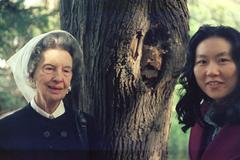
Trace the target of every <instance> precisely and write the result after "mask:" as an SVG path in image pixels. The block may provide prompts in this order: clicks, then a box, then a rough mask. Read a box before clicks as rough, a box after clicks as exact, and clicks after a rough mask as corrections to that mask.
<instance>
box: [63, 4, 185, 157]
mask: <svg viewBox="0 0 240 160" xmlns="http://www.w3.org/2000/svg"><path fill="white" fill-rule="evenodd" d="M186 3H187V2H186V0H167V1H166V0H79V1H75V0H61V2H60V13H61V15H60V16H61V28H62V29H64V30H67V31H69V32H70V33H72V34H73V35H74V36H75V37H76V38H77V39H78V40H79V43H80V45H81V48H82V51H83V55H84V65H85V69H82V72H81V75H80V76H83V77H84V82H85V83H84V84H82V86H81V87H80V89H79V93H78V94H79V99H80V100H79V104H80V107H81V108H82V109H83V110H84V111H86V112H88V113H90V114H92V115H94V117H95V118H96V119H97V122H98V126H99V127H100V129H101V134H102V136H103V137H104V138H105V141H106V143H105V146H103V147H105V149H107V150H108V152H105V153H104V159H114V160H129V159H131V160H135V159H136V160H141V159H143V160H147V159H149V160H158V159H161V160H165V159H167V140H168V133H169V127H170V115H171V95H172V93H173V90H174V86H175V83H176V80H177V77H178V76H179V71H180V69H181V68H182V66H183V64H184V59H185V47H186V43H187V40H188V36H187V32H188V29H189V28H188V18H189V17H188V10H187V4H186Z"/></svg>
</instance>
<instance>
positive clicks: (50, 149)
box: [0, 104, 94, 160]
mask: <svg viewBox="0 0 240 160" xmlns="http://www.w3.org/2000/svg"><path fill="white" fill-rule="evenodd" d="M78 118H79V117H77V113H76V112H74V111H73V110H71V109H67V108H66V112H65V113H64V114H63V115H61V116H59V117H57V118H55V119H48V118H45V117H43V116H41V115H40V114H39V113H37V112H36V111H35V110H33V108H32V107H31V106H30V104H28V105H27V106H26V107H24V108H23V109H21V110H19V111H17V112H15V113H14V114H12V115H9V116H7V117H5V118H3V119H1V120H0V159H2V158H3V157H4V159H18V160H20V159H24V160H28V159H29V160H30V159H34V160H37V159H46V160H48V159H49V160H54V159H57V160H59V159H60V160H65V159H66V160H67V159H71V160H73V159H76V160H77V159H79V160H82V159H83V160H84V159H88V158H87V157H88V151H89V145H88V143H89V142H88V141H89V139H90V141H91V140H93V139H94V137H93V138H89V137H91V136H92V135H94V133H92V131H89V130H88V128H89V126H91V124H89V123H88V122H87V121H88V119H89V118H86V119H87V120H86V125H87V126H86V127H87V129H86V128H85V129H86V130H85V129H82V126H81V124H79V123H76V121H78V120H77V119H78ZM80 123H81V122H80ZM84 125H85V124H84ZM79 128H80V132H85V133H81V134H80V133H79ZM87 132H88V133H89V134H92V135H90V136H89V134H88V133H87ZM79 134H80V135H79ZM85 134H88V135H85ZM83 138H84V139H85V140H86V139H87V140H86V141H85V140H84V141H85V142H82V139H83ZM88 138H89V139H88ZM86 143H87V144H86Z"/></svg>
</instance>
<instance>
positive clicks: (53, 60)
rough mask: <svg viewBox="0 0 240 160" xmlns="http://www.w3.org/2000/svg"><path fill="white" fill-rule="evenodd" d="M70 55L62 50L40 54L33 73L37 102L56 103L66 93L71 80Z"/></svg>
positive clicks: (49, 50)
mask: <svg viewBox="0 0 240 160" xmlns="http://www.w3.org/2000/svg"><path fill="white" fill-rule="evenodd" d="M72 64H73V60H72V57H71V55H70V54H69V53H68V52H67V51H65V50H62V49H48V50H46V51H45V52H43V53H42V57H41V60H40V62H39V64H38V66H37V69H36V71H35V73H34V80H35V83H36V89H37V97H36V99H37V100H41V101H44V102H40V103H46V102H47V103H58V102H59V101H61V100H62V99H63V98H64V97H65V95H66V94H67V92H68V88H69V86H70V82H71V79H72Z"/></svg>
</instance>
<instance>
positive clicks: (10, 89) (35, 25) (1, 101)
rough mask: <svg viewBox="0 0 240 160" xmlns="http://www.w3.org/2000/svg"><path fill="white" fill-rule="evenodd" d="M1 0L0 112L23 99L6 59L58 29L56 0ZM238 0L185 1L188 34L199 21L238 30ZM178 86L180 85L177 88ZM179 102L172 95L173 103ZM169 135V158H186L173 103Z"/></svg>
mask: <svg viewBox="0 0 240 160" xmlns="http://www.w3.org/2000/svg"><path fill="white" fill-rule="evenodd" d="M30 2H31V3H33V2H34V0H29V1H27V0H0V37H1V38H0V44H1V45H0V114H1V113H4V112H6V111H9V110H13V109H16V108H18V107H21V106H23V105H24V104H25V103H26V102H25V100H24V99H23V98H22V96H21V94H20V93H19V91H18V90H17V89H16V85H15V82H14V81H13V79H12V76H11V73H10V71H9V69H8V68H5V67H4V63H5V59H8V58H9V57H10V56H11V55H13V54H14V53H15V52H16V51H17V50H18V49H19V48H21V47H22V46H23V45H24V44H25V43H26V42H27V41H28V40H30V39H31V38H32V37H33V36H35V35H38V34H40V33H43V32H46V31H49V30H52V29H59V28H60V24H59V23H60V22H59V14H58V0H38V3H34V5H30V4H28V3H30ZM239 8H240V0H217V1H216V0H188V9H189V12H190V24H189V25H190V33H189V34H190V35H192V34H193V33H195V32H196V31H197V29H198V28H199V27H200V26H201V25H202V24H212V25H220V24H223V25H229V26H232V27H235V28H236V29H238V30H240V19H239V18H238V17H240V12H238V9H239ZM177 88H179V86H177V87H176V90H177ZM177 101H178V96H177V94H175V97H174V104H176V102H177ZM171 122H172V123H171V130H170V137H169V160H187V159H188V157H187V156H188V155H187V146H188V135H189V132H188V133H185V134H184V133H183V132H182V131H181V126H180V125H179V124H178V121H177V119H176V113H175V105H173V113H172V120H171Z"/></svg>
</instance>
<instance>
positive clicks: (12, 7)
mask: <svg viewBox="0 0 240 160" xmlns="http://www.w3.org/2000/svg"><path fill="white" fill-rule="evenodd" d="M42 4H43V3H42ZM59 28H60V20H59V12H58V10H49V9H48V8H47V7H46V6H44V5H39V6H35V7H34V6H31V7H28V8H27V7H26V6H25V5H24V0H14V1H13V0H12V1H11V0H0V37H1V38H0V44H1V46H0V60H1V59H8V58H9V57H10V56H11V55H13V54H14V53H15V52H16V51H17V50H19V49H20V48H21V47H22V46H23V45H24V44H25V43H26V42H27V41H28V40H30V39H31V38H32V37H34V36H36V35H38V34H40V33H43V32H47V31H49V30H52V29H59ZM0 102H1V103H0V114H1V113H4V112H7V111H9V110H13V109H15V108H18V107H21V106H23V105H24V104H25V103H26V101H25V100H24V98H23V97H22V96H21V94H20V93H19V91H18V90H17V87H16V85H15V82H14V80H13V78H12V75H11V73H10V71H9V69H8V68H0Z"/></svg>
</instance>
